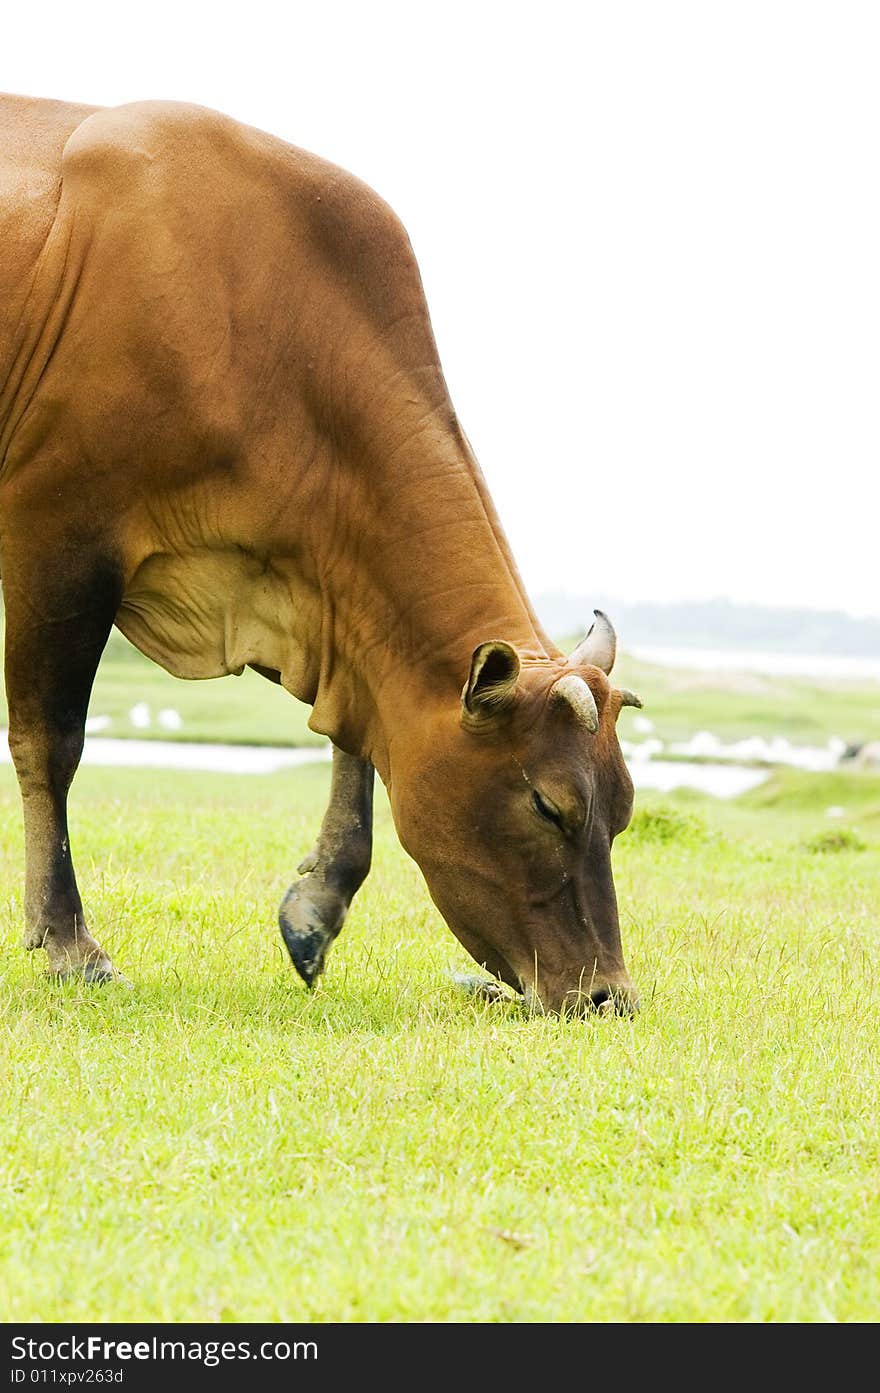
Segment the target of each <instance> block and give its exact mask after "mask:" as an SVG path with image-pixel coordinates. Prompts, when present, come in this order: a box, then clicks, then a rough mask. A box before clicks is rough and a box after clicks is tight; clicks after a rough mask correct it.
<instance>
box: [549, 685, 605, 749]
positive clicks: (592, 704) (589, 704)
mask: <svg viewBox="0 0 880 1393" xmlns="http://www.w3.org/2000/svg"><path fill="white" fill-rule="evenodd" d="M550 696H551V698H552V699H553V700H554V701H567V702H568V704H569V706H570V707H571V709H572V711H573V712H574V714H575V715H576V716H577V718H578V720H579V721H581V722H582V724H583V725H585V726H586V727H587V730H591V731H592V732H593V734H594V735H595V733H596V731H597V730H598V729H599V712H598V711H597V709H596V698H595V697H594V696H593V693H592V692H591V691H590V688H589V686H588V685H587V683H586V682H585V681H584V679H583V678H582V677H578V676H577V674H576V673H574V672H567V673H566V674H565V676H564V677H560V679H559V681H558V682H554V683H553V686H552V687H551V688H550Z"/></svg>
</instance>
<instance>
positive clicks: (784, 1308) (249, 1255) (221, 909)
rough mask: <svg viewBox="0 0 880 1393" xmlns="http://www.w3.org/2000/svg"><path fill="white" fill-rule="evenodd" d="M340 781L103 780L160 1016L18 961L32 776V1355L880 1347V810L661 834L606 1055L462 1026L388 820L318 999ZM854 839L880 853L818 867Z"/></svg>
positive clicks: (644, 851) (22, 1262) (17, 1089)
mask: <svg viewBox="0 0 880 1393" xmlns="http://www.w3.org/2000/svg"><path fill="white" fill-rule="evenodd" d="M268 690H271V689H268ZM327 777H328V776H327V770H326V768H324V767H309V768H304V769H302V770H297V771H291V772H286V773H283V774H278V775H275V776H272V777H268V778H250V777H239V778H230V777H225V776H219V775H216V776H205V775H189V774H171V773H167V774H166V773H131V772H126V771H112V772H111V771H105V770H95V769H90V768H86V769H83V770H82V771H81V772H80V774H79V776H78V778H77V782H76V785H75V789H74V795H73V799H72V809H73V837H74V850H75V852H76V854H77V858H78V865H79V870H80V881H81V886H82V889H83V893H84V896H85V898H86V900H87V903H88V905H89V906H90V909H91V914H92V920H93V923H94V926H95V928H96V931H97V932H98V934H99V936H100V937H101V939H102V941H103V942H104V943H105V945H106V946H107V947H108V948H109V949H110V950H111V951H112V952H113V953H114V955H115V957H116V960H117V962H118V965H119V966H120V967H121V968H122V969H123V970H124V971H125V972H126V973H127V975H128V976H129V977H130V978H131V979H132V981H133V982H134V989H133V990H131V991H127V990H125V989H124V988H121V987H109V988H105V989H98V990H95V989H88V988H85V987H80V986H76V985H74V986H68V987H59V986H53V985H51V984H49V983H48V982H46V981H45V980H44V979H43V977H42V975H41V971H42V966H41V964H40V963H39V962H38V961H37V955H26V954H24V953H23V952H22V951H21V950H20V948H19V947H18V946H17V943H18V937H19V932H20V922H19V921H20V903H19V900H20V887H21V872H22V836H21V828H20V813H19V806H18V795H17V791H16V788H15V784H14V779H13V776H12V774H11V771H10V770H9V769H4V770H2V771H0V863H2V869H3V875H4V878H3V885H4V886H5V887H6V891H5V898H4V900H3V902H2V905H0V908H2V916H0V924H2V935H3V948H4V955H3V960H2V961H3V968H2V976H0V1014H2V1026H0V1074H2V1078H3V1081H4V1099H5V1106H4V1108H3V1114H2V1124H0V1125H2V1129H3V1142H2V1147H0V1206H2V1208H0V1313H2V1316H3V1318H4V1319H6V1320H7V1321H34V1320H42V1321H64V1322H71V1321H87V1320H107V1319H112V1320H118V1321H122V1320H145V1321H170V1322H181V1321H190V1320H195V1321H203V1320H204V1321H221V1320H231V1321H249V1320H269V1321H300V1320H306V1321H347V1322H351V1321H422V1320H430V1321H438V1320H439V1321H459V1322H489V1321H502V1322H510V1321H541V1322H559V1321H577V1322H580V1321H603V1322H609V1321H611V1322H615V1321H617V1322H648V1321H664V1322H671V1321H675V1322H685V1321H686V1322H719V1321H738V1322H757V1321H764V1322H766V1321H799V1322H814V1321H830V1320H836V1321H873V1320H875V1319H876V1314H877V1311H878V1309H880V1266H878V1264H877V1261H876V1255H877V1252H878V1251H880V1192H878V1187H877V1175H878V1173H880V1132H878V1127H877V1097H878V1090H880V1050H878V1033H877V1019H878V1007H880V1001H878V982H880V961H878V958H880V950H878V930H880V855H878V852H880V779H877V778H876V777H874V778H873V779H871V778H870V777H869V776H865V777H864V778H862V779H859V778H858V777H857V776H856V775H855V774H853V775H847V776H837V777H838V779H843V780H844V782H843V783H841V782H839V781H838V783H837V784H836V786H835V789H834V792H833V794H829V793H828V792H827V785H826V784H820V783H818V782H814V781H813V776H803V775H801V776H798V775H796V774H791V773H786V774H784V775H783V776H780V777H778V778H774V780H773V782H772V783H771V784H768V785H765V786H763V788H761V789H759V790H756V791H755V792H754V793H753V794H751V795H749V797H748V798H747V799H744V800H738V801H737V803H736V804H719V803H713V802H712V801H710V800H705V799H702V798H700V797H698V796H697V795H694V794H690V795H680V796H678V797H675V798H664V799H662V800H661V799H658V798H651V797H648V796H643V797H640V798H639V800H638V809H639V812H638V816H637V819H636V821H635V822H634V824H633V827H632V829H631V831H630V832H628V833H626V834H624V836H623V837H622V838H621V839H620V840H619V842H618V843H617V849H616V852H615V862H616V879H617V886H618V893H619V898H620V903H621V911H622V922H623V932H624V946H625V949H626V954H627V960H628V965H629V967H630V970H631V973H632V975H633V977H634V978H635V979H636V981H637V983H638V985H639V987H640V989H641V992H642V996H643V1001H644V1006H643V1010H642V1012H641V1013H640V1015H639V1016H638V1017H637V1018H636V1019H635V1020H634V1021H631V1022H630V1021H620V1020H611V1021H609V1020H607V1019H596V1020H591V1021H583V1022H577V1021H563V1020H556V1019H541V1018H538V1019H529V1018H528V1017H526V1016H525V1015H524V1014H523V1012H522V1011H521V1010H520V1009H519V1008H518V1007H517V1005H515V1004H514V1003H500V1004H495V1005H483V1004H479V1003H477V1002H475V1001H474V1000H472V999H470V998H464V997H461V996H459V995H458V994H457V993H456V991H455V989H454V987H453V986H452V985H451V984H450V983H449V982H448V979H447V976H446V973H447V970H448V968H449V967H456V968H465V967H466V966H467V964H468V962H469V960H468V959H467V957H466V955H465V954H464V952H463V951H462V950H460V949H459V948H458V946H457V945H456V943H455V940H454V939H453V938H452V936H451V935H450V933H449V931H448V930H447V929H446V928H445V927H444V926H443V925H442V923H441V921H440V919H439V917H438V915H437V913H436V912H435V911H434V910H433V908H432V907H431V905H430V902H429V901H428V898H427V895H426V892H425V890H424V888H423V886H422V882H421V879H420V876H419V874H418V872H417V870H416V869H415V867H414V866H413V864H412V863H411V862H410V861H408V860H407V858H406V857H405V856H404V854H403V852H402V851H401V850H400V848H399V845H398V844H397V841H396V838H395V836H394V833H393V829H392V828H391V825H390V821H389V816H388V811H387V805H386V803H385V800H384V797H380V798H379V799H378V816H377V838H376V843H377V844H376V856H375V861H374V869H373V872H372V874H371V876H370V879H369V880H368V882H367V884H366V886H365V887H364V889H363V891H362V892H361V894H360V896H359V897H358V899H357V900H356V901H355V905H354V908H353V910H352V913H351V917H350V920H349V923H348V924H347V925H346V927H345V929H344V931H343V934H342V936H341V938H340V940H339V942H338V943H337V945H336V946H335V948H334V950H333V953H332V955H331V958H330V962H329V967H328V971H327V974H326V977H325V979H324V981H323V982H322V984H321V985H320V986H319V987H318V989H317V990H316V991H315V992H313V993H312V994H308V993H306V992H305V990H304V989H302V987H301V986H300V985H299V982H298V979H297V977H296V975H295V973H294V972H293V969H292V968H291V967H290V965H289V963H287V962H286V961H285V955H284V952H283V949H282V945H281V943H280V939H279V936H278V934H277V930H276V928H275V914H276V906H277V902H278V900H279V899H280V896H281V894H282V892H283V889H284V888H285V885H286V883H287V880H288V878H289V875H290V871H291V868H292V867H293V865H294V864H295V862H296V860H297V859H298V857H299V856H300V855H301V854H302V853H303V852H304V851H305V850H306V849H307V847H308V846H310V845H311V842H312V839H313V835H314V832H315V829H316V827H317V824H318V821H319V818H320V815H321V811H322V808H323V804H324V801H325V798H326V790H327ZM829 803H836V804H840V805H842V806H845V808H846V811H845V814H844V816H843V818H841V819H838V820H836V821H834V823H833V827H834V830H839V829H841V828H843V829H849V830H850V831H852V832H853V834H854V835H856V836H857V837H858V840H859V842H860V843H862V844H863V846H864V849H858V848H855V847H852V846H848V845H845V844H844V845H841V846H839V847H838V848H837V850H836V851H835V852H834V854H817V853H816V852H815V851H810V850H808V849H807V844H808V843H809V842H810V840H811V839H812V838H815V837H818V836H821V835H823V834H824V833H825V832H827V831H828V829H829V828H830V827H831V825H832V824H831V822H829V820H828V818H827V817H826V812H825V809H826V807H827V806H828V804H829ZM843 840H844V842H845V841H846V838H844V839H843Z"/></svg>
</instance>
